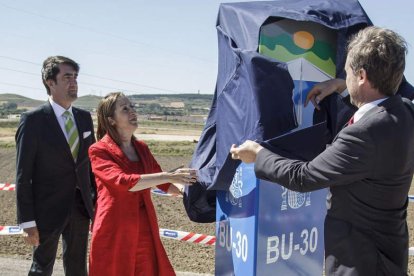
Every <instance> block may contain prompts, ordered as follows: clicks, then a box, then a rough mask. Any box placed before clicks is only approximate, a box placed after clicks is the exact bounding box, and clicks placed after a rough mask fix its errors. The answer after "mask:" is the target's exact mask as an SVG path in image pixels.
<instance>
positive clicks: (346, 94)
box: [339, 88, 349, 98]
mask: <svg viewBox="0 0 414 276" xmlns="http://www.w3.org/2000/svg"><path fill="white" fill-rule="evenodd" d="M339 95H341V97H342V98H345V97H346V96H348V95H349V92H348V88H346V89H345V90H344V91H342V92H341V93H339Z"/></svg>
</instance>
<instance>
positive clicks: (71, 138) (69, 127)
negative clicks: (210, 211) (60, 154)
mask: <svg viewBox="0 0 414 276" xmlns="http://www.w3.org/2000/svg"><path fill="white" fill-rule="evenodd" d="M62 116H63V117H64V118H65V130H66V134H67V135H68V144H69V147H70V151H71V152H72V156H73V159H74V160H76V158H77V157H78V150H79V134H78V129H77V128H76V125H75V123H74V121H73V117H72V114H71V113H70V112H69V111H65V112H64V113H63V115H62Z"/></svg>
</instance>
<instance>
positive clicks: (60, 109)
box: [49, 97, 73, 118]
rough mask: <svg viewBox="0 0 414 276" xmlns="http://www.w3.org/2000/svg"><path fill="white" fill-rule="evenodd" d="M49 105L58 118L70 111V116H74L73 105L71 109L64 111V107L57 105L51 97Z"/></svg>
mask: <svg viewBox="0 0 414 276" xmlns="http://www.w3.org/2000/svg"><path fill="white" fill-rule="evenodd" d="M49 103H50V105H51V106H52V108H53V112H55V115H56V117H58V118H59V117H61V116H62V114H63V113H64V112H65V111H69V112H70V114H72V116H73V112H72V105H70V107H69V108H68V109H64V108H63V107H61V106H60V105H59V104H57V103H56V102H54V101H53V100H52V98H51V97H49Z"/></svg>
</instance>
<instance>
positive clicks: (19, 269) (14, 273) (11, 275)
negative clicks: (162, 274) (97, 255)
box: [0, 257, 213, 276]
mask: <svg viewBox="0 0 414 276" xmlns="http://www.w3.org/2000/svg"><path fill="white" fill-rule="evenodd" d="M30 263H31V261H29V260H22V259H19V258H18V257H7V258H6V257H0V275H1V276H21V275H27V272H28V269H29V267H30ZM176 273H177V276H213V275H211V274H199V273H193V272H180V271H177V272H176ZM64 275H65V274H64V273H63V268H62V261H60V260H58V261H56V263H55V266H54V272H53V276H64Z"/></svg>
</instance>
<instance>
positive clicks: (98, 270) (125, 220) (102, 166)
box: [89, 135, 175, 276]
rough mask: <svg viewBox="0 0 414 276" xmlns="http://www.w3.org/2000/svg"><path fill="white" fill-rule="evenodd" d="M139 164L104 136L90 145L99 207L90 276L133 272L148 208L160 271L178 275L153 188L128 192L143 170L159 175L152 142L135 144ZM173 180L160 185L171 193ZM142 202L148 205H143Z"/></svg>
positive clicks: (93, 236) (91, 252) (163, 273)
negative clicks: (161, 228)
mask: <svg viewBox="0 0 414 276" xmlns="http://www.w3.org/2000/svg"><path fill="white" fill-rule="evenodd" d="M134 145H135V148H136V150H137V153H138V155H139V157H140V162H138V163H137V162H131V161H130V160H129V159H128V158H127V157H126V155H125V154H124V153H123V152H122V150H121V149H120V147H119V146H118V145H117V144H116V143H115V142H114V141H113V140H112V139H111V137H110V136H108V135H106V136H104V137H103V138H102V139H101V140H100V141H99V142H97V143H95V144H93V145H92V146H91V147H90V148H89V157H90V160H91V164H92V171H93V173H94V174H95V179H96V186H97V193H98V198H97V206H96V214H95V220H94V223H93V231H92V241H91V251H90V259H89V261H90V276H93V275H134V270H135V253H136V250H137V248H138V247H139V246H141V245H140V244H138V232H139V228H138V227H139V216H140V212H142V211H146V212H147V216H148V218H149V221H150V225H148V227H150V229H151V232H152V236H153V240H154V247H155V255H156V258H157V263H158V271H159V275H175V273H174V270H173V268H172V266H171V264H170V262H169V260H168V257H167V254H166V253H165V250H164V247H163V245H162V243H161V240H160V236H159V228H158V223H157V217H156V213H155V209H154V205H153V204H152V201H151V195H150V189H146V190H143V191H140V192H129V191H128V190H129V189H130V188H131V187H133V186H134V185H135V184H136V183H137V182H138V180H139V179H140V177H141V174H148V173H157V172H160V171H161V168H160V166H159V165H158V163H157V161H156V160H155V159H154V157H153V155H152V154H151V152H150V150H149V149H148V146H147V145H146V144H145V143H143V142H141V141H135V142H134ZM169 185H170V184H163V185H160V186H158V188H160V189H162V190H164V191H166V190H167V189H168V187H169ZM142 204H144V205H145V208H140V207H139V206H141V205H142Z"/></svg>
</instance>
